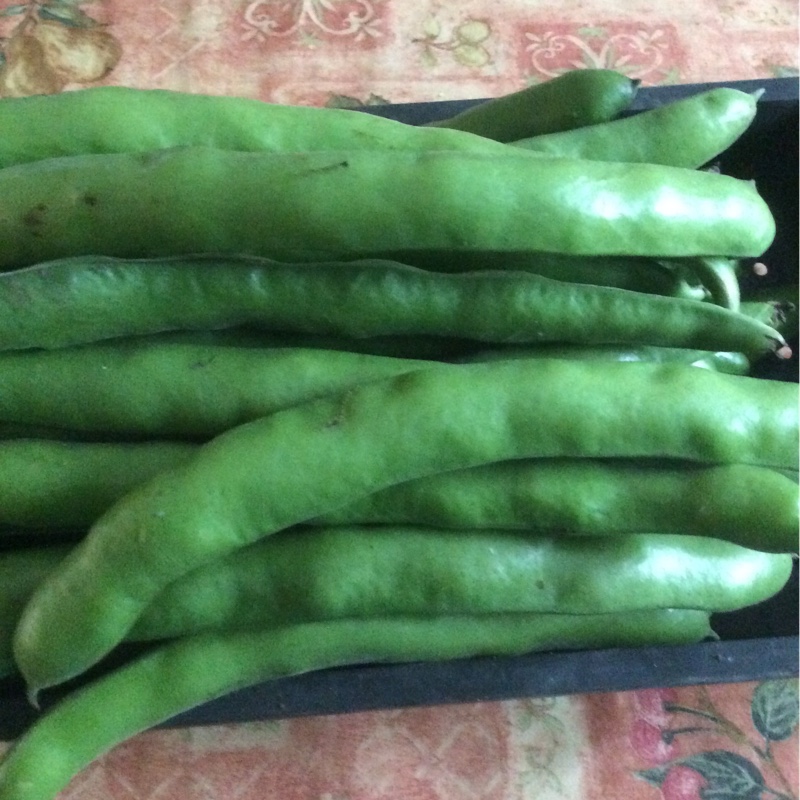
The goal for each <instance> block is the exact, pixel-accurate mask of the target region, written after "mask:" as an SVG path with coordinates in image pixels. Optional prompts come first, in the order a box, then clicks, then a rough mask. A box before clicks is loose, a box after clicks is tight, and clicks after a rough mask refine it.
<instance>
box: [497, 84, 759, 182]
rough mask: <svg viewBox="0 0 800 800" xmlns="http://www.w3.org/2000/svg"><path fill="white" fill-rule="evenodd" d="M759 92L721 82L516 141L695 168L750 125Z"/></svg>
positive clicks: (567, 153)
mask: <svg viewBox="0 0 800 800" xmlns="http://www.w3.org/2000/svg"><path fill="white" fill-rule="evenodd" d="M758 97H759V95H758V94H749V93H747V92H742V91H740V90H738V89H731V88H729V87H719V88H714V89H710V90H707V91H704V92H698V93H697V94H695V95H692V96H691V97H686V98H683V99H681V100H676V101H673V102H671V103H667V104H665V105H662V106H657V107H656V108H652V109H649V110H647V111H642V112H640V113H638V114H635V115H633V116H629V117H625V118H624V119H617V120H613V121H609V122H604V123H601V124H597V125H592V126H590V127H585V128H579V129H577V130H573V131H566V132H562V133H552V134H549V135H547V136H534V137H532V138H527V139H523V140H520V141H516V142H512V144H513V145H515V146H517V147H521V148H524V149H526V150H533V151H535V152H537V153H542V154H546V155H550V156H561V157H563V158H589V159H597V160H598V161H605V160H608V161H622V162H627V163H635V162H641V163H648V164H667V165H672V166H676V167H687V168H688V169H696V168H698V167H701V166H703V165H704V164H707V163H708V162H709V161H711V160H712V159H713V158H715V157H716V156H718V155H719V154H720V153H722V152H723V151H724V150H727V149H728V148H729V147H730V146H731V145H732V144H733V143H734V142H735V141H736V140H737V139H738V138H739V137H740V136H741V135H742V134H743V133H744V132H745V131H746V130H747V128H749V127H750V124H751V123H752V122H753V120H754V119H755V116H756V103H757V100H758Z"/></svg>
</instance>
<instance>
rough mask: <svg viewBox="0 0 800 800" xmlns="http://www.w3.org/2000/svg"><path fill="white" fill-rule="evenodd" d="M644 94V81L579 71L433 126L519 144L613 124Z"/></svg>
mask: <svg viewBox="0 0 800 800" xmlns="http://www.w3.org/2000/svg"><path fill="white" fill-rule="evenodd" d="M638 88H639V81H635V80H631V79H630V78H628V77H626V76H625V75H623V74H622V73H620V72H615V71H614V70H610V69H577V70H572V71H570V72H565V73H564V74H563V75H559V76H558V77H557V78H553V79H551V80H548V81H545V82H544V83H537V84H534V85H533V86H528V87H526V88H524V89H521V90H520V91H517V92H512V93H511V94H506V95H502V96H501V97H496V98H493V99H491V100H487V101H484V102H482V103H478V104H477V105H474V106H471V107H470V108H468V109H466V110H465V111H462V112H461V113H459V114H457V115H455V116H452V117H448V118H447V119H442V120H437V121H435V122H431V123H429V124H430V125H432V126H435V127H439V128H455V129H457V130H461V131H469V132H470V133H475V134H478V135H480V136H485V137H486V138H488V139H495V140H497V141H499V142H514V140H515V139H522V138H524V137H528V136H536V135H538V134H546V133H553V132H555V131H564V130H572V129H574V128H581V127H583V126H584V125H596V124H598V123H602V122H607V121H608V120H612V119H614V118H615V117H616V116H618V115H619V114H621V113H622V112H623V111H624V110H625V109H626V108H628V106H630V104H631V103H632V102H633V100H634V98H635V97H636V91H637V89H638Z"/></svg>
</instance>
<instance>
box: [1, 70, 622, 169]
mask: <svg viewBox="0 0 800 800" xmlns="http://www.w3.org/2000/svg"><path fill="white" fill-rule="evenodd" d="M615 80H616V81H618V82H619V83H622V84H624V83H625V82H626V81H627V79H626V78H624V77H623V76H618V77H617V78H616V79H615ZM0 130H2V131H3V139H2V142H0V167H9V166H13V165H15V164H24V163H29V162H34V161H43V160H46V159H50V158H58V157H63V156H71V155H84V154H88V153H97V154H101V153H136V152H146V151H150V150H159V149H163V148H169V147H183V146H191V145H202V146H206V147H216V148H219V149H222V150H238V151H244V152H260V151H263V152H296V151H324V150H361V149H375V150H425V149H436V150H467V151H469V150H475V151H483V152H487V153H498V154H502V153H504V152H505V148H504V147H503V146H502V145H500V144H498V143H497V142H494V141H491V140H489V139H486V138H485V137H483V136H478V135H475V134H473V133H469V132H464V131H456V130H446V129H444V128H442V129H441V130H439V129H431V128H424V127H417V126H413V125H407V124H405V123H402V122H398V121H397V120H392V119H385V118H381V117H377V116H373V115H370V114H362V113H358V112H356V111H351V110H348V109H331V108H315V107H312V106H289V105H281V104H278V103H264V102H262V101H260V100H255V99H252V98H244V97H231V96H218V95H207V94H200V93H196V92H192V93H190V92H177V91H169V90H164V89H141V88H135V87H130V86H92V87H88V88H82V89H80V90H78V91H72V92H61V93H59V94H55V95H34V96H31V97H19V98H3V100H2V102H0Z"/></svg>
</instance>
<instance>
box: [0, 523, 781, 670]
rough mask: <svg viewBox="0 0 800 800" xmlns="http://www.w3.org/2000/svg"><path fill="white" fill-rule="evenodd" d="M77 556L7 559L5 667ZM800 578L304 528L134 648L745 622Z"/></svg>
mask: <svg viewBox="0 0 800 800" xmlns="http://www.w3.org/2000/svg"><path fill="white" fill-rule="evenodd" d="M68 552H69V546H64V545H61V546H51V547H44V548H28V549H25V550H22V551H12V552H11V553H0V570H1V571H2V573H0V574H3V575H5V574H6V573H9V574H10V573H11V572H12V570H13V572H14V575H13V579H12V584H11V590H12V591H11V594H10V595H9V592H8V591H7V590H6V589H3V591H2V592H0V598H2V603H0V634H2V636H0V665H2V664H3V663H10V662H11V631H12V630H13V624H14V622H15V621H16V619H17V618H18V617H19V614H20V612H21V610H22V606H23V604H24V601H25V599H26V594H25V589H26V588H27V594H28V596H29V595H30V594H32V593H33V591H34V590H35V588H36V587H37V586H38V585H39V584H40V583H41V582H42V580H43V579H44V578H45V577H46V575H47V574H48V572H47V570H46V567H47V566H49V568H50V571H52V570H53V569H55V568H56V567H57V565H58V564H59V563H61V562H62V561H63V560H64V558H65V557H66V555H67V553H68ZM791 568H792V561H791V557H790V556H788V555H776V554H766V553H762V552H758V551H754V550H751V549H748V548H744V547H740V546H737V545H733V544H730V543H728V542H722V541H715V540H713V539H709V538H698V537H689V536H680V535H670V534H660V533H655V534H641V533H639V534H631V535H628V536H625V537H618V536H603V537H598V538H592V539H586V538H578V537H569V536H566V537H565V536H559V535H550V534H547V533H541V532H538V531H535V530H525V531H507V530H469V529H459V530H449V531H448V530H442V529H437V528H428V527H423V526H403V525H400V526H397V525H392V526H377V527H376V526H369V525H359V526H355V527H348V526H334V527H327V528H294V529H291V530H288V531H283V532H281V533H280V534H278V535H276V536H271V537H267V538H266V539H264V540H262V541H260V542H256V543H254V544H252V545H249V546H248V547H245V548H242V549H241V550H238V551H237V552H235V553H231V554H230V555H228V556H227V557H225V558H223V559H221V560H219V561H217V562H214V563H212V564H209V565H206V566H205V567H200V568H199V569H196V570H193V571H192V572H190V573H188V574H187V575H185V576H184V577H183V578H181V579H179V580H177V581H175V582H174V583H171V584H170V585H169V586H167V587H166V588H165V589H164V591H162V592H160V593H159V594H158V595H157V596H156V597H155V598H154V599H153V601H152V602H151V603H150V605H149V606H148V607H147V608H146V609H145V611H144V613H143V615H142V616H141V618H140V619H139V620H138V622H137V623H136V625H135V626H134V627H133V628H132V629H131V630H130V631H129V632H128V634H127V636H126V640H128V641H146V640H156V639H167V638H174V637H178V636H186V635H190V634H196V633H200V632H203V631H206V630H218V631H226V630H257V629H263V628H265V627H274V626H278V625H283V624H288V623H297V622H315V621H322V620H332V619H356V618H357V619H389V618H396V617H402V616H414V617H420V618H424V617H449V616H480V615H486V614H500V613H503V614H505V613H525V614H527V613H548V614H575V615H586V614H589V615H592V614H601V613H602V614H611V613H615V614H616V613H622V612H636V611H646V610H655V609H658V608H685V609H694V608H696V609H702V610H705V611H709V612H721V611H732V610H736V609H739V608H741V607H744V606H748V605H753V604H755V603H758V602H761V601H763V600H765V599H767V598H769V597H771V596H773V595H774V594H775V593H776V592H777V591H779V590H780V589H781V588H782V587H783V585H784V584H785V583H786V580H787V579H788V576H789V574H790V573H791ZM342 575H346V576H347V579H346V580H342V579H341V576H342ZM610 575H613V576H614V580H613V581H612V582H610V581H609V579H608V578H609V576H610Z"/></svg>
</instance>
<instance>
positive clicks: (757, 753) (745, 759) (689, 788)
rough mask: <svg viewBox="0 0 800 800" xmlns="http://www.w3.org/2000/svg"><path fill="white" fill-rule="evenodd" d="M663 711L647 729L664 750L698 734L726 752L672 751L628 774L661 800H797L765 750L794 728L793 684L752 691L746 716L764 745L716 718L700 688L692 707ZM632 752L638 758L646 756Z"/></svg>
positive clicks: (795, 699)
mask: <svg viewBox="0 0 800 800" xmlns="http://www.w3.org/2000/svg"><path fill="white" fill-rule="evenodd" d="M663 709H664V712H666V716H665V717H663V718H662V719H660V720H658V723H659V724H658V725H657V726H653V727H654V728H657V729H658V730H657V732H656V733H657V737H658V740H659V741H660V742H661V743H663V744H664V745H669V746H670V747H673V748H674V746H675V744H676V741H677V740H678V738H679V737H680V741H681V742H682V743H685V742H686V741H687V737H691V736H692V735H693V734H698V733H704V734H711V735H713V736H714V737H715V741H718V739H719V737H722V738H723V739H727V740H728V741H729V742H730V744H731V749H728V748H725V747H714V748H708V749H703V750H700V751H698V752H693V753H689V754H688V755H682V756H681V755H677V752H676V751H675V750H674V749H673V750H672V752H670V753H669V755H668V757H667V758H664V759H660V758H659V759H656V760H657V761H661V762H662V763H657V764H656V765H655V766H653V767H650V768H649V769H641V770H638V771H636V772H635V773H634V775H635V776H636V777H637V778H639V779H641V780H643V781H645V782H647V783H649V784H651V785H652V786H653V787H655V788H658V789H659V790H660V793H661V796H662V797H663V798H664V800H761V799H762V798H763V797H765V796H769V797H771V798H773V799H774V800H797V795H796V793H795V791H794V790H793V788H792V786H791V785H790V782H789V780H788V779H787V777H786V776H785V775H784V773H783V772H782V770H781V768H780V766H779V764H778V762H777V761H776V759H775V758H774V755H773V753H772V752H771V748H770V744H771V742H777V741H785V740H786V739H789V738H791V736H792V735H793V734H794V732H795V730H796V729H797V725H798V716H799V715H798V686H797V681H796V680H778V681H766V682H763V683H760V684H758V685H757V686H755V688H754V689H753V694H752V698H751V702H750V715H751V719H752V723H753V727H754V729H755V731H756V732H757V734H759V735H760V737H761V739H763V741H764V743H765V746H762V744H761V741H760V740H759V738H758V736H756V737H755V738H754V737H753V736H752V735H751V733H750V732H748V731H747V730H745V729H743V728H741V727H739V726H737V725H736V724H735V723H734V722H733V721H732V720H731V719H729V718H728V717H726V716H725V715H724V714H723V713H721V712H720V711H719V710H718V709H717V708H716V707H715V706H714V704H713V702H712V701H711V698H710V697H709V695H708V693H707V691H706V690H704V689H701V693H700V695H699V701H698V703H697V704H696V705H688V704H680V703H677V702H664V704H663ZM639 721H640V720H637V721H636V722H639ZM636 722H635V723H634V725H635V724H636ZM687 722H688V723H690V724H686V723H687ZM688 741H691V739H688ZM634 743H635V742H634ZM734 748H735V749H734ZM635 749H636V751H637V753H639V755H640V757H648V754H649V753H650V751H649V750H647V751H645V750H642V749H641V748H639V747H636V748H635ZM737 751H738V752H737ZM662 752H664V753H666V751H662ZM684 752H685V751H684ZM648 760H650V759H648ZM651 763H653V762H652V760H651Z"/></svg>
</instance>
